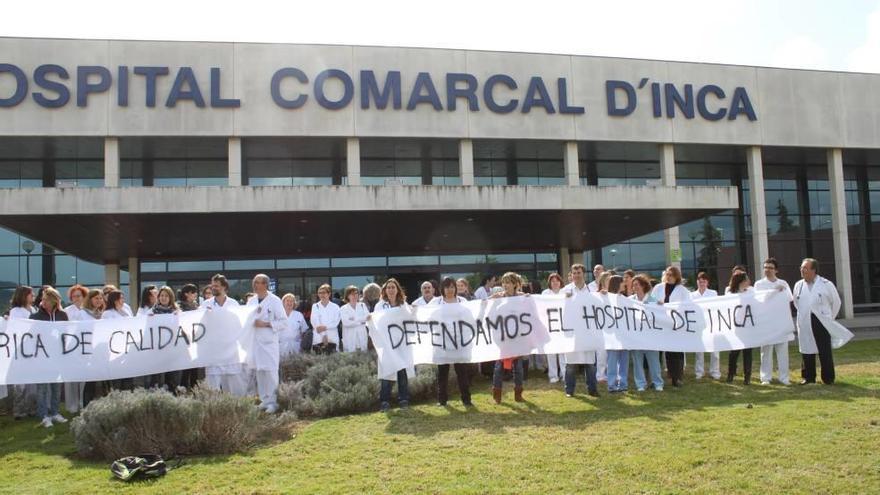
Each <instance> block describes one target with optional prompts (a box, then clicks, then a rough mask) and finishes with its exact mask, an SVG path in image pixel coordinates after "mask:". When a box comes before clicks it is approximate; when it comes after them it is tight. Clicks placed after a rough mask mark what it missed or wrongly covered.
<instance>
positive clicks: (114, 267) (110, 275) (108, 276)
mask: <svg viewBox="0 0 880 495" xmlns="http://www.w3.org/2000/svg"><path fill="white" fill-rule="evenodd" d="M104 283H105V284H110V285H115V286H116V287H119V264H118V263H105V264H104Z"/></svg>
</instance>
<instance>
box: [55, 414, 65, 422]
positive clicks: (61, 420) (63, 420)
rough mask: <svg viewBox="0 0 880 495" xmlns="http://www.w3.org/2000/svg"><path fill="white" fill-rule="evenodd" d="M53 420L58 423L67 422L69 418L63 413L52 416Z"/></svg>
mask: <svg viewBox="0 0 880 495" xmlns="http://www.w3.org/2000/svg"><path fill="white" fill-rule="evenodd" d="M52 421H54V422H56V423H67V418H65V417H64V416H62V415H61V414H56V415H55V416H52Z"/></svg>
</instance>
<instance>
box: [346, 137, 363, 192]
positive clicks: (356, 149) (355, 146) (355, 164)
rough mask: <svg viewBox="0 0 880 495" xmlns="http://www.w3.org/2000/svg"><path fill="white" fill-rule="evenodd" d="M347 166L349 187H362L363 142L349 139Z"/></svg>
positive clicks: (347, 143)
mask: <svg viewBox="0 0 880 495" xmlns="http://www.w3.org/2000/svg"><path fill="white" fill-rule="evenodd" d="M345 160H346V162H345V164H346V169H347V173H348V185H349V186H359V185H361V140H360V139H358V138H348V139H347V140H346V141H345Z"/></svg>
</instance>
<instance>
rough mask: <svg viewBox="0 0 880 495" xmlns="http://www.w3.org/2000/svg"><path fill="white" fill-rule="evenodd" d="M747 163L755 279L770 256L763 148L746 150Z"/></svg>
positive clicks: (757, 147)
mask: <svg viewBox="0 0 880 495" xmlns="http://www.w3.org/2000/svg"><path fill="white" fill-rule="evenodd" d="M746 163H747V164H748V169H749V189H750V194H749V208H750V209H751V212H752V256H754V258H755V266H753V267H752V273H754V274H755V277H758V275H759V274H760V273H761V267H762V266H763V263H764V260H765V259H767V258H768V257H769V256H770V248H769V247H768V245H767V205H766V203H765V200H766V198H765V196H764V162H763V160H762V159H761V147H760V146H750V147H748V148H747V149H746Z"/></svg>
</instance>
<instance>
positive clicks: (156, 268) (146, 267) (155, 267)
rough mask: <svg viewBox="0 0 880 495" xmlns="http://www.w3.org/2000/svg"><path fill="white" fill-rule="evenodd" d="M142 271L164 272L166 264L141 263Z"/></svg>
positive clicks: (158, 262)
mask: <svg viewBox="0 0 880 495" xmlns="http://www.w3.org/2000/svg"><path fill="white" fill-rule="evenodd" d="M141 271H142V272H164V271H167V270H166V263H165V262H164V261H142V262H141Z"/></svg>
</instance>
